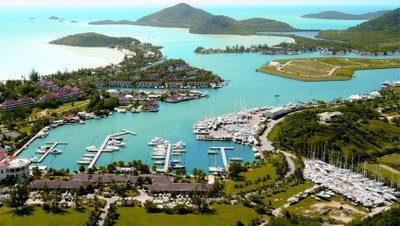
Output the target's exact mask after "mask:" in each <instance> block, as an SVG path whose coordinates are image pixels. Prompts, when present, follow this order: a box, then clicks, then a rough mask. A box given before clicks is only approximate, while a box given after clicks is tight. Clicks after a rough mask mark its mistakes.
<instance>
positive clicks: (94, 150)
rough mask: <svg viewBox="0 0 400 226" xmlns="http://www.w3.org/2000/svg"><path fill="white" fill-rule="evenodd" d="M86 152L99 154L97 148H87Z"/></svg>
mask: <svg viewBox="0 0 400 226" xmlns="http://www.w3.org/2000/svg"><path fill="white" fill-rule="evenodd" d="M86 151H89V152H97V151H98V149H97V148H96V146H89V147H86Z"/></svg>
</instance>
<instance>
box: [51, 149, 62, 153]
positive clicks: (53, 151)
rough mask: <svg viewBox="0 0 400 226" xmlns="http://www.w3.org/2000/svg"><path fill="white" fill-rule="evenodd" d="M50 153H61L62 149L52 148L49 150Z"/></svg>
mask: <svg viewBox="0 0 400 226" xmlns="http://www.w3.org/2000/svg"><path fill="white" fill-rule="evenodd" d="M50 153H51V154H61V153H62V151H61V150H59V149H53V150H51V151H50Z"/></svg>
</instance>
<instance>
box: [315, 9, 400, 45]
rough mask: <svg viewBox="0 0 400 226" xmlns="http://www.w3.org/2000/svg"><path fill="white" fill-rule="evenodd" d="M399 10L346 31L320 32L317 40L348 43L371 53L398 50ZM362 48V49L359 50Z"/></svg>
mask: <svg viewBox="0 0 400 226" xmlns="http://www.w3.org/2000/svg"><path fill="white" fill-rule="evenodd" d="M399 24H400V8H398V9H395V10H393V11H390V12H389V13H386V14H385V15H383V16H380V17H377V18H375V19H372V20H369V21H366V22H364V23H361V24H359V25H357V26H355V27H351V28H349V29H347V30H327V31H320V32H319V33H318V35H317V37H319V38H325V39H334V40H341V41H346V42H350V43H351V44H352V45H353V46H354V47H355V48H359V49H364V50H368V49H366V48H365V47H368V48H369V49H370V50H371V51H374V50H376V49H379V50H381V51H384V50H393V49H399V48H400V47H399V42H400V26H399ZM360 47H362V48H360Z"/></svg>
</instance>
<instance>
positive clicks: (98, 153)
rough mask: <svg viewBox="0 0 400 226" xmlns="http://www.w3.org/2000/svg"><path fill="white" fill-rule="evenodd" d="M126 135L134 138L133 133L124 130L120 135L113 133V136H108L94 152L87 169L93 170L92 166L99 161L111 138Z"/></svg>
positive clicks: (134, 134)
mask: <svg viewBox="0 0 400 226" xmlns="http://www.w3.org/2000/svg"><path fill="white" fill-rule="evenodd" d="M126 134H131V135H133V136H136V133H135V132H132V131H129V130H126V129H123V130H122V132H120V133H115V134H111V135H108V136H107V137H106V139H105V140H104V141H103V143H102V144H101V146H100V147H99V149H98V150H97V152H96V154H95V156H94V157H93V159H92V160H91V161H90V164H89V166H88V169H89V168H93V166H94V165H95V164H96V162H97V160H98V159H99V157H100V155H101V153H102V152H103V151H104V148H105V147H106V145H107V143H108V141H109V140H110V139H111V138H113V137H117V136H121V135H126Z"/></svg>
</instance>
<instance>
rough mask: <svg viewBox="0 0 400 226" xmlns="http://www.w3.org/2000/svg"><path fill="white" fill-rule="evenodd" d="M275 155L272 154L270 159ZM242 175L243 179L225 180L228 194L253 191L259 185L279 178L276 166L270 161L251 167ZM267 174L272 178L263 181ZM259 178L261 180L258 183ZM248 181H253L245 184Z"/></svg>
mask: <svg viewBox="0 0 400 226" xmlns="http://www.w3.org/2000/svg"><path fill="white" fill-rule="evenodd" d="M273 157H274V156H272V155H271V156H270V157H269V160H272V158H273ZM240 175H241V176H242V177H243V180H242V181H232V180H226V181H225V192H226V193H227V194H229V195H230V194H233V192H235V191H251V190H254V189H256V188H257V187H259V186H261V185H263V184H265V185H267V184H272V183H274V181H275V180H276V178H277V175H276V173H275V168H274V166H273V165H272V164H271V163H270V162H267V163H264V164H263V165H261V166H260V167H258V168H254V169H250V170H249V171H248V172H243V173H240ZM267 175H269V176H270V179H267V180H266V181H262V180H263V178H266V177H267ZM257 180H259V182H258V184H257ZM246 181H251V184H248V185H247V186H244V185H245V184H246ZM235 185H236V186H240V185H243V186H244V187H243V188H238V187H237V188H235Z"/></svg>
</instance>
